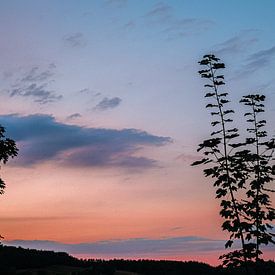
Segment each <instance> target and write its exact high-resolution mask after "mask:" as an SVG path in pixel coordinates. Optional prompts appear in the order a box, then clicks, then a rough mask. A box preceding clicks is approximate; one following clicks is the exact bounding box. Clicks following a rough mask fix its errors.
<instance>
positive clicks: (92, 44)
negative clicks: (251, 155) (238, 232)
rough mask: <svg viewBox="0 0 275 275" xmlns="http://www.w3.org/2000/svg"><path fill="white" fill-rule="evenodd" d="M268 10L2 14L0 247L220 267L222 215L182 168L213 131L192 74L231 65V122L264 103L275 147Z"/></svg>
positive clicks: (168, 5) (33, 6)
mask: <svg viewBox="0 0 275 275" xmlns="http://www.w3.org/2000/svg"><path fill="white" fill-rule="evenodd" d="M274 10H275V2H274V1H272V0H265V1H256V0H243V1H237V0H231V1H225V0H224V1H217V0H212V1H203V0H194V1H187V0H169V1H168V0H166V1H165V0H163V1H154V0H94V1H87V0H79V1H73V0H60V1H53V0H48V1H35V0H25V1H20V0H9V1H7V0H6V1H5V0H2V1H0V33H1V40H0V60H1V66H0V79H1V81H0V97H1V98H0V99H1V100H0V123H1V124H2V125H3V126H5V127H6V134H7V136H8V137H11V138H13V139H14V140H16V142H17V145H18V147H19V150H20V151H19V155H18V157H17V158H15V159H14V160H11V161H9V162H8V163H7V165H5V166H3V167H2V169H1V177H2V178H3V179H4V180H5V182H6V185H7V188H6V190H5V194H4V195H3V196H1V198H0V205H1V206H0V217H1V223H0V232H1V235H3V236H4V237H5V239H4V243H6V244H13V245H21V246H22V247H36V248H39V249H53V250H58V251H67V252H69V253H71V254H72V255H75V256H77V257H101V258H105V259H109V258H114V257H116V258H123V257H124V258H134V259H137V258H150V259H177V260H190V259H192V260H200V261H205V262H209V263H211V264H217V263H218V262H217V257H218V255H220V254H221V253H223V252H224V251H223V247H224V240H225V239H226V237H227V236H226V235H225V233H224V232H222V230H221V228H220V225H221V223H222V220H221V218H220V217H219V214H218V212H219V202H218V201H217V200H215V199H214V198H215V190H214V189H213V187H212V186H211V181H210V180H208V179H205V178H204V177H203V174H202V171H201V167H190V164H191V163H192V162H193V161H194V160H197V159H199V157H200V154H198V153H197V152H196V148H197V145H198V144H199V143H200V142H201V141H202V140H203V139H204V138H207V137H208V136H209V133H210V131H211V127H210V117H209V116H208V113H207V110H205V108H204V107H205V104H206V100H205V99H204V91H203V84H204V82H203V80H201V79H200V77H199V75H198V73H197V71H198V70H200V69H201V68H199V65H198V61H199V60H200V59H201V58H202V56H203V55H204V54H207V53H214V54H216V55H217V56H218V57H219V58H221V60H222V61H223V62H224V63H225V64H226V69H225V70H224V74H225V79H226V84H227V86H226V89H227V90H228V91H229V92H230V99H231V100H232V103H231V104H232V107H233V108H235V109H236V114H235V118H236V120H238V119H239V118H241V117H242V115H243V109H241V108H240V106H239V104H238V103H237V102H238V100H239V99H240V98H241V96H243V95H246V94H249V93H253V92H258V93H264V94H265V95H266V97H267V101H266V113H265V115H266V118H267V120H268V129H269V132H270V135H274V134H275V133H274V129H275V119H274V117H275V107H274V106H275V76H274V70H275V36H274V29H275V20H274ZM240 125H242V124H241V122H240ZM240 127H241V126H240ZM274 252H275V250H274V247H273V248H272V247H269V248H268V249H267V251H266V257H267V258H274Z"/></svg>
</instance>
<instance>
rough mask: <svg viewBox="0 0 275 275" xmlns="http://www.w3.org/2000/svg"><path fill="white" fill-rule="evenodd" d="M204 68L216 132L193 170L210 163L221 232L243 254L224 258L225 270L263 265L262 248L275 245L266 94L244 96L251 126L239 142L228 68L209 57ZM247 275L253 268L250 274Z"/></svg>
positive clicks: (202, 148) (273, 145)
mask: <svg viewBox="0 0 275 275" xmlns="http://www.w3.org/2000/svg"><path fill="white" fill-rule="evenodd" d="M199 64H200V65H202V66H203V67H204V69H203V70H200V71H199V74H200V75H201V77H202V78H205V79H206V80H207V83H206V84H205V85H204V87H205V88H206V89H207V91H206V94H205V97H206V98H207V99H208V100H209V101H210V102H208V103H207V105H206V108H207V109H210V110H211V112H210V114H211V116H212V117H213V121H212V122H211V126H212V127H214V128H215V129H214V131H212V133H211V137H210V138H209V139H206V140H204V141H203V142H202V143H201V144H199V147H198V150H197V151H203V154H204V157H203V158H202V159H201V160H199V161H195V162H194V163H193V164H192V165H199V164H208V165H209V164H210V165H211V166H210V167H208V168H206V169H204V170H203V171H204V175H205V176H206V177H209V176H211V177H212V178H213V179H215V181H214V183H213V185H214V187H215V188H216V198H218V199H220V200H221V202H220V206H221V211H220V215H221V216H222V217H223V218H224V222H223V224H222V229H223V230H225V231H227V232H228V233H229V240H228V241H227V242H226V244H225V248H230V247H231V246H232V245H233V243H234V242H235V241H236V240H239V241H240V242H241V249H236V250H234V251H231V252H229V253H227V254H224V255H222V256H221V257H220V259H222V260H223V264H224V265H225V266H229V267H230V266H232V267H236V266H240V265H241V264H242V263H245V265H246V266H247V263H248V262H249V261H255V262H257V263H258V262H259V261H260V258H259V256H260V255H261V254H262V251H261V250H260V246H261V245H262V244H265V245H268V244H270V243H273V244H274V243H275V241H274V240H273V237H274V236H275V235H274V234H273V233H272V232H271V229H272V225H271V222H272V221H273V220H274V219H275V209H274V208H273V207H272V204H271V198H270V193H271V192H274V190H273V189H272V188H271V187H270V184H271V183H272V182H273V180H274V177H273V175H274V174H275V173H274V170H275V169H274V167H275V166H274V164H272V163H273V162H272V161H273V160H274V158H273V153H274V150H275V141H274V139H273V138H268V133H267V131H266V130H264V126H265V124H266V120H264V119H262V118H261V117H260V116H261V114H262V113H263V112H264V104H263V102H264V100H265V96H264V95H259V94H251V95H247V96H244V97H243V98H242V99H241V101H240V102H241V103H243V104H244V105H246V106H248V108H250V110H249V111H248V112H246V113H245V114H244V116H245V117H246V121H247V123H249V126H248V128H247V132H248V137H246V138H245V139H244V140H243V138H242V137H240V134H239V130H238V129H237V128H235V127H232V126H231V125H232V122H233V118H232V117H233V114H234V110H232V109H231V108H228V107H227V106H228V104H229V102H230V101H229V100H228V92H224V91H222V87H223V86H224V85H225V82H224V75H223V74H222V73H220V70H222V69H224V68H225V65H224V63H221V62H220V59H219V58H217V57H216V56H215V55H213V54H208V55H205V56H204V57H203V59H202V60H201V61H200V62H199ZM246 272H247V274H248V269H246Z"/></svg>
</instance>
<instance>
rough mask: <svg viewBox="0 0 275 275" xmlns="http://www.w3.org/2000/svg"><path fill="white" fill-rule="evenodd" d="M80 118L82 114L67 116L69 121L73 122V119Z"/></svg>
mask: <svg viewBox="0 0 275 275" xmlns="http://www.w3.org/2000/svg"><path fill="white" fill-rule="evenodd" d="M79 117H81V114H80V113H74V114H71V115H69V116H67V119H68V120H71V119H76V118H79Z"/></svg>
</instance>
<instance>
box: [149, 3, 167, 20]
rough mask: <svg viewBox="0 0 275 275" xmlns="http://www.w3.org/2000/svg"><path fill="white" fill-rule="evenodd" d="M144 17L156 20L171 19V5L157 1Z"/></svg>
mask: <svg viewBox="0 0 275 275" xmlns="http://www.w3.org/2000/svg"><path fill="white" fill-rule="evenodd" d="M144 17H145V18H147V19H150V20H156V21H160V20H167V19H171V17H172V7H171V6H170V5H167V4H165V3H162V2H159V3H157V4H155V5H154V6H153V7H152V9H151V10H150V11H148V12H147V13H146V14H145V15H144Z"/></svg>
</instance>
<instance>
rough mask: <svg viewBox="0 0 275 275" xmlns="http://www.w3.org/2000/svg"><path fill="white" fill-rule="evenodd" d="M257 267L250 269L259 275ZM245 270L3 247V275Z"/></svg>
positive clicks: (231, 274)
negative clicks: (109, 258)
mask: <svg viewBox="0 0 275 275" xmlns="http://www.w3.org/2000/svg"><path fill="white" fill-rule="evenodd" d="M254 265H255V264H253V265H252V266H251V267H250V270H251V275H252V274H253V275H254V274H256V273H255V272H254V271H255V270H256V268H255V266H254ZM257 269H258V270H260V273H258V275H259V274H261V275H275V262H272V261H269V262H261V265H260V266H258V268H257ZM242 271H243V270H242V268H239V269H235V270H230V269H223V268H221V267H212V266H210V265H208V264H205V263H199V262H193V261H190V262H181V261H153V260H123V259H115V260H108V261H107V260H98V259H89V260H86V259H85V260H83V259H77V258H74V257H72V256H70V255H69V254H67V253H65V252H54V251H42V250H35V249H24V248H21V247H19V248H17V247H13V246H1V247H0V274H5V275H10V274H22V275H28V274H31V275H63V274H64V275H65V274H71V275H78V274H91V275H135V274H140V275H166V274H167V275H215V274H220V275H223V274H224V275H235V274H236V275H237V274H238V275H239V274H240V273H241V272H242Z"/></svg>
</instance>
